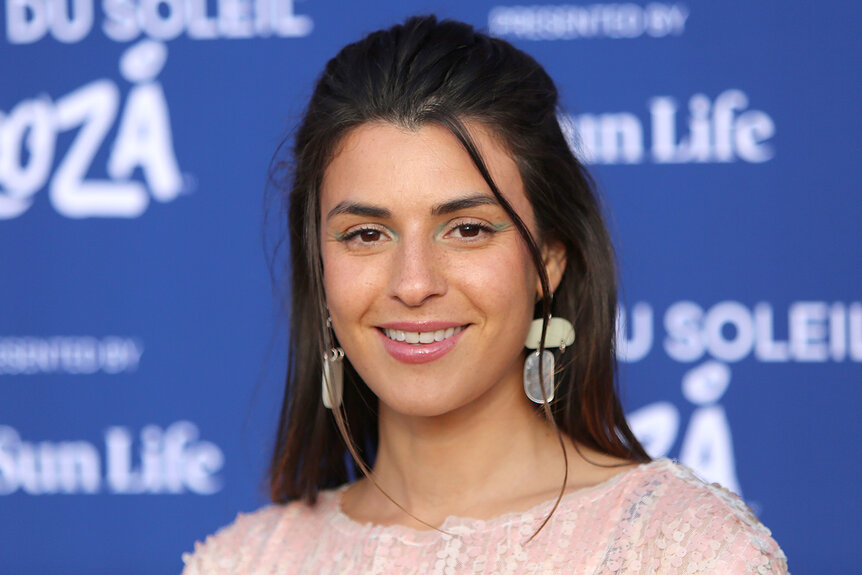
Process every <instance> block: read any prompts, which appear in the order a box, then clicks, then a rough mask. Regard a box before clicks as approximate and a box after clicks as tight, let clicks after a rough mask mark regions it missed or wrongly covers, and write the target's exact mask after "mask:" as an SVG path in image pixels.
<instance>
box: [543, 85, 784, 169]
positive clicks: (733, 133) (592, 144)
mask: <svg viewBox="0 0 862 575" xmlns="http://www.w3.org/2000/svg"><path fill="white" fill-rule="evenodd" d="M748 106H749V99H748V95H747V94H746V93H745V92H743V91H742V90H737V89H730V90H725V91H724V92H721V93H720V94H718V95H716V96H715V98H714V99H713V98H710V97H709V96H707V95H706V94H695V95H694V96H692V97H691V98H690V99H689V101H688V111H687V114H685V115H684V116H683V115H682V114H681V113H679V104H678V103H677V101H676V100H675V99H673V98H671V97H669V96H656V97H655V98H652V99H651V100H650V101H649V103H648V104H647V108H648V110H649V119H648V120H647V121H642V120H641V119H640V118H639V117H638V116H637V115H635V114H633V113H630V112H616V113H605V114H580V115H576V116H571V115H567V114H562V115H561V116H560V118H559V121H560V127H561V128H562V130H563V133H564V134H565V136H566V139H567V140H568V141H569V145H570V146H571V147H572V150H574V151H575V153H576V154H577V155H578V156H579V157H580V158H581V159H583V160H584V162H586V163H588V164H641V163H644V162H648V161H651V162H653V163H656V164H689V163H720V162H734V161H737V160H741V161H743V162H749V163H762V162H768V161H769V160H771V159H772V158H773V157H774V156H775V151H774V149H773V147H772V145H771V143H770V141H769V140H770V139H771V138H772V137H773V136H774V135H775V122H774V121H773V120H772V118H771V117H770V116H769V114H767V113H766V112H763V111H761V110H751V109H748ZM645 125H646V126H647V127H648V130H647V129H645V128H644V126H645ZM680 125H681V126H684V128H682V129H681V130H680V132H679V133H678V131H677V129H678V126H680ZM647 132H649V137H647Z"/></svg>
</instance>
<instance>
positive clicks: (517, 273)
mask: <svg viewBox="0 0 862 575" xmlns="http://www.w3.org/2000/svg"><path fill="white" fill-rule="evenodd" d="M519 243H520V242H519ZM459 267H460V269H459V270H458V271H457V277H459V278H460V280H459V283H460V284H461V285H462V286H463V287H464V289H465V290H466V291H468V292H469V295H470V299H471V300H473V302H474V303H475V305H476V307H479V308H486V311H487V312H488V313H495V314H498V315H499V312H500V310H504V311H505V312H507V313H506V315H507V316H511V319H512V320H514V319H515V318H516V317H517V316H519V315H520V314H521V312H524V313H526V314H528V315H530V314H532V311H533V303H534V299H535V293H534V292H535V284H536V277H537V276H536V272H535V269H534V267H533V263H532V260H531V258H530V254H529V252H528V251H527V249H526V247H522V246H520V245H516V246H513V247H512V249H506V250H494V251H493V252H492V253H487V254H477V255H476V257H473V258H469V260H467V261H463V262H461V265H460V266H459Z"/></svg>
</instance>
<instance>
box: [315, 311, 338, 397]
mask: <svg viewBox="0 0 862 575" xmlns="http://www.w3.org/2000/svg"><path fill="white" fill-rule="evenodd" d="M326 327H327V328H328V329H330V330H331V329H332V318H329V317H328V318H326ZM334 339H335V338H330V341H334ZM343 359H344V350H343V349H341V348H340V347H332V348H330V350H329V352H328V353H325V354H324V355H323V377H321V380H320V393H321V396H322V397H323V405H324V407H327V408H329V409H333V408H336V407H338V406H339V405H341V395H342V393H343V391H344V364H343V363H342V362H341V360H343Z"/></svg>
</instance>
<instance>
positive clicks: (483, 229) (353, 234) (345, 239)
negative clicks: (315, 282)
mask: <svg viewBox="0 0 862 575" xmlns="http://www.w3.org/2000/svg"><path fill="white" fill-rule="evenodd" d="M465 228H475V229H477V230H478V233H477V234H476V235H475V236H462V237H461V238H459V239H461V241H464V242H475V241H479V240H480V239H481V237H480V236H481V235H482V234H495V233H497V230H495V229H494V228H493V227H491V226H489V225H487V224H485V223H482V222H477V221H461V222H459V223H457V224H455V225H452V226H450V227H449V230H448V231H447V232H446V234H444V235H449V234H450V233H452V232H454V231H456V230H461V233H462V234H463V233H464V229H465ZM367 232H376V233H378V234H380V235H383V234H385V233H386V230H385V229H383V228H382V227H377V226H369V225H364V226H360V227H358V228H354V229H352V230H349V231H347V232H345V233H344V234H343V235H342V236H341V237H339V238H338V241H340V242H342V243H350V242H353V241H358V242H359V243H360V244H366V245H371V244H373V243H376V242H377V241H379V236H378V239H375V240H372V241H370V242H363V241H361V239H360V236H361V235H362V234H364V233H367Z"/></svg>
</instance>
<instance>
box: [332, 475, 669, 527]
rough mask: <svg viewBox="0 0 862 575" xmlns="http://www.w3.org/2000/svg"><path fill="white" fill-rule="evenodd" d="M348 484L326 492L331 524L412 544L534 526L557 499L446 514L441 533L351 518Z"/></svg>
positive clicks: (575, 494) (579, 497)
mask: <svg viewBox="0 0 862 575" xmlns="http://www.w3.org/2000/svg"><path fill="white" fill-rule="evenodd" d="M669 463H671V461H670V460H669V459H666V458H658V459H653V460H652V461H647V462H645V463H640V464H638V465H635V466H634V467H631V468H629V469H626V470H623V471H621V472H619V473H617V474H616V475H614V476H613V477H610V478H608V479H606V480H604V481H602V482H600V483H596V484H595V485H591V486H589V487H582V488H580V489H575V490H573V491H569V492H567V493H565V494H563V497H562V499H560V508H562V507H574V508H577V507H581V506H583V505H584V504H586V503H589V502H593V501H596V500H597V499H600V498H601V497H604V496H605V495H607V494H608V493H610V492H611V491H612V490H613V488H614V487H617V486H618V485H619V484H621V483H623V481H624V480H627V479H631V478H633V477H636V476H637V475H639V474H641V473H643V472H644V471H646V470H648V469H653V468H660V467H664V466H666V465H668V464H669ZM348 487H350V484H345V485H342V486H341V487H338V488H336V489H334V490H332V491H329V492H328V493H327V498H328V503H329V505H331V507H332V516H333V517H332V519H333V524H334V526H335V527H337V528H338V529H339V530H340V531H342V532H343V533H345V534H355V535H360V534H365V535H366V536H371V537H393V538H397V539H401V540H402V541H405V542H408V543H413V544H421V543H431V542H433V541H439V540H440V539H441V538H442V539H444V540H447V539H450V538H452V537H453V536H466V535H472V534H474V533H477V532H481V531H485V530H488V529H493V528H500V527H507V526H510V525H512V524H518V523H520V524H528V523H534V522H535V523H536V527H538V524H539V522H541V521H542V520H543V519H544V518H545V517H546V516H547V514H548V512H550V510H551V508H552V507H553V505H554V503H555V502H556V500H557V498H556V497H553V498H551V499H547V500H545V501H542V502H540V503H537V504H536V505H533V506H532V507H530V508H528V509H525V510H522V511H508V512H506V513H503V514H501V515H498V516H496V517H492V518H489V519H477V518H473V517H459V516H457V515H449V516H448V517H446V518H445V519H444V520H443V522H442V523H441V524H440V525H439V527H438V529H440V531H444V532H445V533H441V532H440V531H436V530H434V529H415V528H413V527H408V526H406V525H400V524H393V525H383V524H379V523H372V522H370V521H367V522H361V521H357V520H355V519H352V518H351V517H350V516H349V515H347V514H346V513H345V512H344V510H343V509H342V507H341V498H342V496H343V495H344V492H345V491H346V490H347V488H348ZM575 502H577V503H575ZM558 511H559V509H558Z"/></svg>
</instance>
